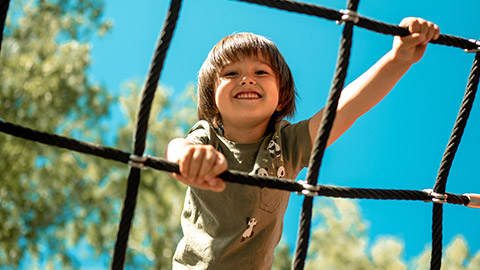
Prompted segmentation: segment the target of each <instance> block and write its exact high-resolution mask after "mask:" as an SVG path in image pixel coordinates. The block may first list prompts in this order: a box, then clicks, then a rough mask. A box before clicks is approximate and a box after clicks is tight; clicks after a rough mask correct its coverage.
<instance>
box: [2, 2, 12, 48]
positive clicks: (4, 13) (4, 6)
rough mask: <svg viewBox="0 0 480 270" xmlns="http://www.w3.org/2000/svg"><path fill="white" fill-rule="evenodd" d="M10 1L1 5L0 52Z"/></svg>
mask: <svg viewBox="0 0 480 270" xmlns="http://www.w3.org/2000/svg"><path fill="white" fill-rule="evenodd" d="M9 5H10V0H4V1H2V2H1V3H0V52H2V41H3V31H4V29H5V24H6V23H5V22H6V21H7V13H8V6H9Z"/></svg>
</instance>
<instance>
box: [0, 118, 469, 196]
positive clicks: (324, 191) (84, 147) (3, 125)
mask: <svg viewBox="0 0 480 270" xmlns="http://www.w3.org/2000/svg"><path fill="white" fill-rule="evenodd" d="M0 132H3V133H6V134H9V135H12V136H15V137H19V138H23V139H26V140H30V141H35V142H39V143H42V144H47V145H51V146H56V147H59V148H63V149H68V150H72V151H75V152H79V153H83V154H89V155H93V156H97V157H101V158H105V159H109V160H114V161H118V162H121V163H124V164H128V163H129V161H130V156H131V153H128V152H124V151H121V150H118V149H114V148H111V147H108V146H102V145H98V144H94V143H89V142H83V141H78V140H75V139H72V138H68V137H64V136H60V135H56V134H50V133H47V132H41V131H36V130H33V129H30V128H26V127H22V126H19V125H15V124H12V123H9V122H6V121H4V120H1V119H0ZM144 164H145V165H146V166H147V167H149V168H152V169H156V170H160V171H165V172H171V173H179V167H178V164H176V163H173V162H170V161H167V160H166V159H164V158H160V157H148V158H146V159H145V162H144ZM219 177H220V178H222V179H223V180H225V181H227V182H231V183H238V184H245V185H250V186H258V187H266V188H274V189H280V190H285V191H290V192H298V193H302V191H304V190H306V189H305V188H304V185H302V184H301V183H299V182H294V181H290V180H286V179H282V178H277V177H265V176H258V175H250V174H248V173H244V172H239V171H234V170H229V171H226V172H224V173H222V174H220V175H219ZM314 187H315V188H316V189H317V190H318V191H315V194H314V196H326V197H336V198H350V199H377V200H414V201H431V200H432V199H433V197H432V196H431V195H429V194H428V192H425V191H415V190H399V189H368V188H347V187H336V186H327V185H316V186H314ZM307 191H308V190H307ZM445 194H447V196H448V198H447V203H451V204H462V205H468V203H469V202H470V199H469V197H468V196H465V195H456V194H452V193H445Z"/></svg>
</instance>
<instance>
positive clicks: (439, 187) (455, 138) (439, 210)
mask: <svg viewBox="0 0 480 270" xmlns="http://www.w3.org/2000/svg"><path fill="white" fill-rule="evenodd" d="M479 61H480V53H476V55H475V60H474V61H473V65H472V69H471V71H470V76H469V78H468V83H467V89H466V91H465V96H464V97H463V101H462V105H461V107H460V110H459V112H458V116H457V119H456V121H455V125H454V127H453V131H452V135H451V136H450V139H449V141H448V144H447V148H446V149H445V152H444V154H443V158H442V161H441V163H440V169H439V170H438V175H437V179H436V182H435V186H434V188H433V191H434V192H436V193H439V194H443V193H445V190H446V185H447V178H448V174H449V172H450V168H451V167H452V163H453V158H454V157H455V153H456V152H457V149H458V146H459V145H460V141H461V139H462V135H463V132H464V130H465V127H466V125H467V120H468V117H469V116H470V111H471V110H472V106H473V101H474V100H475V94H476V93H477V88H478V81H479V77H480V67H479ZM442 222H443V205H442V204H439V203H434V205H433V216H432V257H431V261H430V269H432V270H438V269H440V267H441V265H442V238H443V236H442V230H443V228H442V227H443V226H442Z"/></svg>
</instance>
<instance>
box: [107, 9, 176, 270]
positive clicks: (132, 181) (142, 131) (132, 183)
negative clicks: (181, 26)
mask: <svg viewBox="0 0 480 270" xmlns="http://www.w3.org/2000/svg"><path fill="white" fill-rule="evenodd" d="M181 4H182V1H181V0H172V1H171V2H170V7H169V11H168V14H167V19H166V21H165V23H164V27H163V30H162V31H161V35H160V38H159V40H158V42H157V46H156V49H155V55H154V58H153V60H152V63H151V66H150V71H149V75H148V79H147V82H146V83H145V87H144V89H143V93H142V100H141V103H140V110H139V113H138V118H137V119H138V121H137V127H136V131H135V137H134V147H133V149H134V150H133V152H134V154H135V155H136V156H142V155H143V153H144V151H145V141H146V137H147V129H148V119H149V115H150V110H151V106H152V102H153V98H154V96H155V91H156V89H157V85H158V81H159V79H160V74H161V71H162V69H163V63H164V60H165V57H166V53H167V50H168V47H169V45H170V41H171V39H172V37H173V32H174V30H175V26H176V24H177V19H178V15H179V13H180V7H181ZM139 184H140V169H138V168H133V167H132V168H131V169H130V174H129V176H128V184H127V192H126V196H125V200H124V203H123V210H122V218H121V220H120V225H119V230H118V234H117V241H116V243H115V250H114V254H113V262H112V266H111V268H112V269H123V267H124V263H125V253H126V249H127V243H128V237H129V233H130V228H131V225H132V220H133V215H134V212H135V205H136V200H137V195H138V186H139Z"/></svg>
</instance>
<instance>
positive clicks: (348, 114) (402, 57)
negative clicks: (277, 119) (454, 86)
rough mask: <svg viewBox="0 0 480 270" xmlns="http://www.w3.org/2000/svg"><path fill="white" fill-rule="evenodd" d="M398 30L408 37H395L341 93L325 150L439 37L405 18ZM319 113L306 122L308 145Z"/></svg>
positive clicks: (431, 26)
mask: <svg viewBox="0 0 480 270" xmlns="http://www.w3.org/2000/svg"><path fill="white" fill-rule="evenodd" d="M400 26H406V27H408V29H409V30H410V32H411V33H412V34H410V35H409V36H406V37H395V39H394V43H393V47H392V50H391V51H389V52H388V53H387V54H386V55H385V56H383V57H382V58H381V59H380V60H379V61H378V62H377V63H376V64H374V65H373V66H372V67H371V68H370V69H369V70H367V71H366V72H365V73H364V74H363V75H361V76H360V77H359V78H358V79H356V80H355V81H353V82H352V83H350V84H349V85H348V86H347V87H346V88H345V89H344V90H343V91H342V94H341V96H340V99H339V101H338V108H337V115H336V117H335V121H334V124H333V127H332V130H331V133H330V136H329V139H328V142H327V147H328V146H329V145H331V144H332V143H333V142H334V141H335V140H337V139H338V138H339V137H340V136H341V135H342V134H343V133H344V132H345V131H347V130H348V129H349V128H350V127H351V126H352V125H353V123H354V122H355V121H356V120H357V119H358V118H359V117H360V116H362V115H363V114H364V113H366V112H367V111H369V110H370V109H371V108H373V107H374V106H375V105H376V104H377V103H378V102H380V100H382V99H383V98H384V97H385V96H386V95H387V94H388V93H389V92H390V90H391V89H392V88H393V87H394V86H395V84H396V83H397V82H398V81H399V80H400V78H401V77H402V76H403V75H404V74H405V73H406V72H407V71H408V69H409V68H410V67H411V66H412V65H413V64H414V63H416V62H418V61H419V60H420V59H421V58H422V56H423V54H424V53H425V49H426V47H427V44H428V42H429V41H430V40H431V39H437V38H438V37H439V35H440V30H439V28H438V26H437V25H435V24H433V23H431V22H428V21H425V20H423V19H420V18H405V19H403V20H402V22H401V23H400ZM323 111H324V109H321V110H320V111H319V112H317V113H316V114H315V115H314V116H313V117H312V118H311V119H310V122H309V131H310V138H311V140H312V145H313V142H314V140H315V137H316V135H317V131H318V129H319V127H320V121H321V120H322V115H323Z"/></svg>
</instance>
